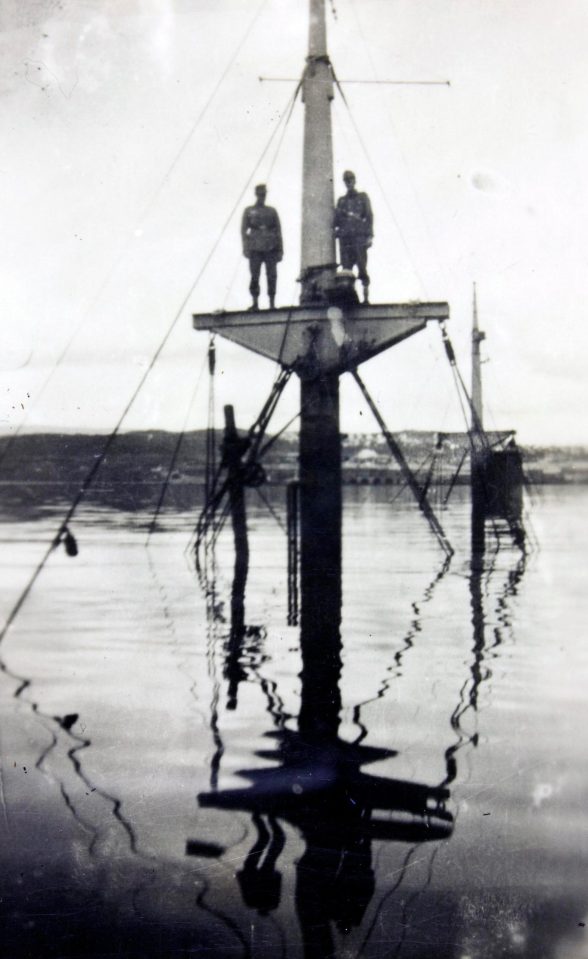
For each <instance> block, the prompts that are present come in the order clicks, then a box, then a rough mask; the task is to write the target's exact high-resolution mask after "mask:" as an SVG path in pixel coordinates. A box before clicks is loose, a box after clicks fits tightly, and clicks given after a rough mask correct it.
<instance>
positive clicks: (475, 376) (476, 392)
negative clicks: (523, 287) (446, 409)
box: [471, 283, 486, 433]
mask: <svg viewBox="0 0 588 959" xmlns="http://www.w3.org/2000/svg"><path fill="white" fill-rule="evenodd" d="M485 338H486V334H485V333H482V331H481V330H480V328H479V326H478V300H477V295H476V284H475V283H474V296H473V319H472V422H471V430H472V433H477V432H479V431H480V430H481V429H483V428H484V416H483V412H484V411H483V405H482V360H481V356H480V343H481V342H482V340H484V339H485Z"/></svg>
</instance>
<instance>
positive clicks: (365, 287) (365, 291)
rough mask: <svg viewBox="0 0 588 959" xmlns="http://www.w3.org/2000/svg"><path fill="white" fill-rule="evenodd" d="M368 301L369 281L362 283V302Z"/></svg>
mask: <svg viewBox="0 0 588 959" xmlns="http://www.w3.org/2000/svg"><path fill="white" fill-rule="evenodd" d="M369 301H370V285H369V283H364V284H363V302H364V303H369Z"/></svg>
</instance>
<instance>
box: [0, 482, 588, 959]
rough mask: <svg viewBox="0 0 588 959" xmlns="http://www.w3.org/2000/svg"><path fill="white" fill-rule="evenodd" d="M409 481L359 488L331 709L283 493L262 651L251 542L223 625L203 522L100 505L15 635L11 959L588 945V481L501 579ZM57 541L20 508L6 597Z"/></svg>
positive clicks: (256, 537)
mask: <svg viewBox="0 0 588 959" xmlns="http://www.w3.org/2000/svg"><path fill="white" fill-rule="evenodd" d="M389 495H390V494H389V493H387V492H385V491H378V490H370V489H367V488H365V489H357V490H348V491H347V493H346V504H345V556H344V569H345V572H344V582H343V597H344V606H343V620H342V626H341V640H342V649H341V657H340V662H336V663H331V664H328V663H326V664H325V676H326V680H325V689H326V693H325V698H324V703H322V704H321V702H320V701H317V700H316V697H314V698H313V699H312V701H309V700H308V689H307V688H306V687H304V686H303V685H302V683H301V678H300V672H301V656H300V635H299V629H298V628H297V627H294V626H287V625H286V599H285V591H286V565H285V560H286V547H285V537H284V534H283V531H281V530H280V528H279V527H278V525H277V523H276V522H275V519H274V518H273V517H271V516H270V515H269V514H268V513H267V511H266V510H265V509H264V508H263V506H262V504H260V503H259V501H257V502H255V501H253V502H252V504H251V505H252V513H251V517H250V527H251V552H252V563H251V569H250V574H249V585H248V591H247V594H246V611H245V621H246V627H247V628H246V631H245V635H244V636H240V637H239V639H238V642H235V638H234V637H233V639H232V640H231V633H230V622H229V618H230V587H231V573H232V569H231V567H232V553H231V538H230V534H229V531H228V530H227V531H225V532H224V533H223V534H222V536H221V537H220V539H219V542H218V549H217V577H216V587H215V595H214V605H215V616H214V617H211V616H210V615H207V603H206V598H205V596H204V594H203V591H202V589H201V588H200V586H199V585H198V582H197V580H196V576H195V573H194V571H193V568H192V565H191V562H190V553H189V550H187V547H188V545H189V540H190V534H191V530H192V526H193V523H194V516H193V515H189V514H187V513H174V514H168V515H166V516H165V517H164V519H163V522H162V524H161V525H162V529H161V531H160V532H158V533H157V534H156V535H154V536H153V537H152V538H151V540H150V543H149V546H148V548H147V547H146V545H145V542H146V533H145V526H146V524H148V521H149V517H148V516H146V515H139V514H130V513H122V512H120V513H118V512H114V511H112V510H106V509H102V510H99V509H94V510H91V509H87V510H86V512H83V513H82V514H80V517H79V520H78V522H77V524H76V534H77V535H78V539H79V545H80V553H79V556H78V557H77V558H75V559H71V558H68V557H67V556H66V555H65V553H64V552H62V551H59V552H57V553H55V554H54V555H53V556H52V558H51V560H50V562H49V563H48V565H47V567H46V568H45V570H44V571H43V573H42V574H41V576H40V577H39V579H38V581H37V583H36V585H35V587H34V589H33V591H32V593H31V595H30V597H29V599H28V601H27V603H26V604H25V606H24V607H23V610H22V612H21V614H20V616H19V617H18V619H17V621H16V622H15V624H14V626H13V628H12V629H11V630H10V632H9V634H8V635H7V637H6V639H5V640H4V642H3V643H2V645H1V646H0V658H1V665H2V671H1V672H0V710H1V756H2V778H1V782H0V785H1V797H0V798H1V807H2V808H1V809H0V830H1V832H2V853H1V856H2V878H1V880H0V884H1V900H2V901H1V906H0V908H1V910H2V925H3V927H4V932H3V934H2V943H3V945H2V946H1V947H0V948H1V950H2V952H1V955H2V956H6V957H20V956H30V957H34V959H37V957H39V959H43V957H45V956H47V957H58V956H64V957H74V956H95V957H98V956H100V957H110V956H122V957H155V956H157V957H176V956H212V957H216V956H219V957H225V956H226V957H232V956H235V957H241V956H243V957H272V959H273V957H282V956H283V957H291V959H296V957H317V959H318V957H327V956H336V957H341V959H343V957H356V956H357V957H359V956H362V957H374V959H375V957H378V959H382V957H403V959H408V957H447V959H449V957H451V959H482V957H494V956H507V957H510V956H513V957H529V959H531V957H532V959H536V957H554V959H555V957H557V959H585V957H588V888H587V876H588V836H587V830H586V794H587V785H588V766H587V762H586V760H587V730H588V697H587V695H586V689H587V680H588V649H587V645H586V642H585V637H584V624H585V622H586V618H587V613H588V590H587V588H586V580H585V575H584V568H585V550H586V542H587V540H588V536H587V533H588V529H587V527H588V490H586V489H581V488H571V487H570V488H560V489H549V490H546V491H545V492H544V493H543V494H542V496H541V497H540V498H539V500H538V501H537V502H536V503H535V504H534V507H533V514H532V521H533V527H534V530H535V534H536V538H537V540H538V542H539V544H540V546H539V548H537V549H535V550H534V551H533V552H532V553H531V554H530V555H528V556H527V557H526V559H525V560H523V558H522V557H521V554H520V552H518V551H517V550H516V549H514V548H512V547H511V546H509V545H508V540H507V539H504V540H501V544H502V545H501V547H500V548H497V545H496V541H495V538H494V537H493V535H491V534H489V535H488V537H487V550H486V554H485V557H484V564H483V569H482V570H480V571H479V572H472V567H471V556H470V546H469V529H468V506H467V503H465V502H464V501H462V502H459V501H457V502H456V503H455V504H454V505H453V506H452V507H451V509H450V510H448V511H447V512H445V513H444V514H443V522H444V525H445V526H446V529H447V532H448V534H449V536H450V539H451V540H452V542H453V544H454V546H455V547H456V555H455V556H454V557H453V559H452V561H451V563H450V564H449V566H447V565H444V563H443V556H442V554H441V553H440V551H439V549H438V547H437V545H436V543H435V541H434V540H433V539H432V537H431V535H430V533H429V531H428V529H427V526H426V524H425V523H424V520H423V519H422V517H420V516H419V515H418V514H417V513H416V512H415V510H414V509H413V507H412V506H411V505H410V504H408V503H404V502H396V503H395V504H394V505H390V504H389V503H388V502H386V499H387V498H389ZM276 509H277V511H278V513H279V514H280V515H281V512H282V509H281V495H278V494H276ZM56 515H59V511H57V512H56ZM54 530H55V519H54V518H53V517H52V516H51V510H47V511H46V512H45V513H42V512H41V513H39V514H38V515H37V517H36V518H35V519H34V520H30V521H28V522H27V521H24V520H23V521H20V522H18V523H16V522H14V521H13V520H11V519H10V518H8V517H7V518H6V519H5V521H4V522H3V523H2V527H1V535H2V538H3V546H4V549H3V554H2V555H3V559H2V582H3V587H2V593H1V597H2V604H3V606H2V608H3V611H4V613H6V612H7V611H8V610H9V609H10V607H11V605H12V603H13V602H14V600H15V599H16V597H17V596H18V594H19V591H20V590H21V589H22V587H23V585H24V584H25V582H26V581H27V579H28V577H29V576H30V574H31V571H32V570H33V569H34V566H35V564H36V563H37V562H38V560H39V558H40V557H41V555H42V553H43V550H44V544H46V543H48V542H49V540H50V539H51V538H52V536H53V535H54ZM329 683H330V686H329ZM338 697H340V702H339V699H338ZM333 703H334V704H335V706H333ZM305 704H306V705H305ZM301 706H302V707H303V712H304V708H305V709H306V714H307V715H306V724H307V726H308V723H309V722H310V726H311V727H312V726H313V723H314V724H318V725H319V726H320V722H321V720H322V719H324V717H328V716H329V715H330V716H331V720H330V723H331V732H330V735H329V736H328V737H326V739H325V740H324V742H322V744H321V743H317V742H316V737H315V739H314V740H313V737H312V736H310V740H313V741H312V742H310V740H309V737H308V736H306V734H305V731H304V730H305V729H306V726H305V725H304V723H303V722H302V720H301V719H299V714H300V712H301ZM333 710H334V717H335V719H334V726H333ZM323 713H324V715H323ZM309 715H310V720H309V718H308V717H309ZM305 736H306V738H305ZM252 796H254V799H252V798H251V797H252ZM585 924H586V925H585Z"/></svg>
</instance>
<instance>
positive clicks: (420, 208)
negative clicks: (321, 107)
mask: <svg viewBox="0 0 588 959" xmlns="http://www.w3.org/2000/svg"><path fill="white" fill-rule="evenodd" d="M350 6H351V10H352V12H353V17H354V19H355V23H356V25H357V30H358V32H359V35H360V37H361V40H362V43H363V45H364V48H365V51H366V54H367V58H368V60H369V64H370V67H371V71H372V73H373V75H374V79H373V80H367V81H362V82H365V83H372V84H389V83H390V82H391V81H389V80H380V78H379V77H378V72H377V69H376V66H375V63H374V59H373V57H372V53H371V50H370V47H369V44H368V42H367V39H366V36H365V34H364V31H363V27H362V24H361V20H360V18H359V14H358V11H357V6H356V3H355V0H350ZM346 82H349V83H355V82H357V81H346ZM392 82H393V83H394V84H395V85H407V86H408V85H411V86H447V87H450V86H451V82H450V81H449V80H416V81H415V80H408V81H392ZM386 119H387V120H388V125H389V127H390V129H391V131H392V137H393V140H394V142H395V143H396V144H397V145H398V151H399V154H400V158H401V160H402V163H403V165H404V168H405V171H406V181H407V183H408V184H409V186H410V190H411V193H412V195H413V198H414V200H415V203H416V206H417V209H418V211H419V213H420V217H421V221H422V223H423V225H424V227H425V231H426V233H427V237H428V240H429V243H430V246H431V249H432V251H433V252H434V254H435V257H436V260H437V263H438V266H439V269H440V272H441V275H442V276H447V274H448V269H447V267H446V266H445V264H444V263H443V261H442V259H441V256H440V254H439V251H438V249H437V245H436V243H435V241H434V239H433V234H432V231H431V227H430V224H429V221H428V219H427V216H426V214H425V210H424V208H423V205H422V203H421V201H420V198H419V195H418V193H417V191H416V189H415V185H414V182H413V180H412V177H411V175H410V166H409V164H408V162H407V159H406V156H405V155H404V151H403V149H402V146H401V143H400V138H399V136H398V133H397V132H396V128H395V126H394V123H393V121H392V117H391V115H390V110H389V109H386Z"/></svg>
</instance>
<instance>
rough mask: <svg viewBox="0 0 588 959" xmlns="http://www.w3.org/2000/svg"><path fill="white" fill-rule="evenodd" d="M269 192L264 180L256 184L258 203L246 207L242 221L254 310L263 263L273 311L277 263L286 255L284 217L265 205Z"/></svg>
mask: <svg viewBox="0 0 588 959" xmlns="http://www.w3.org/2000/svg"><path fill="white" fill-rule="evenodd" d="M266 195H267V189H266V187H265V185H264V184H263V183H260V184H259V185H258V186H256V187H255V198H256V199H255V205H254V206H248V207H246V209H245V212H244V213H243V219H242V221H241V237H242V240H243V256H246V257H247V259H248V260H249V269H250V271H251V283H250V284H249V292H250V293H251V296H252V298H253V304H252V306H250V308H249V309H251V310H258V309H259V276H260V273H261V264H262V263H265V274H266V277H267V292H268V296H269V305H270V310H273V309H274V307H275V305H276V280H277V275H278V269H277V265H278V263H279V262H280V260H281V259H282V256H283V254H284V249H283V246H282V229H281V226H280V218H279V216H278V214H277V211H276V210H274V208H273V206H266V205H265V198H266Z"/></svg>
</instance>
